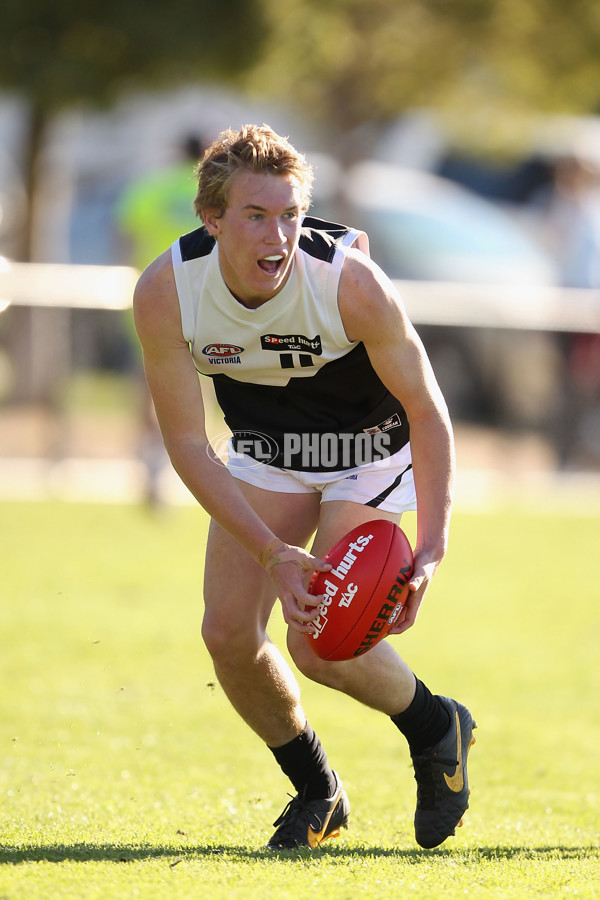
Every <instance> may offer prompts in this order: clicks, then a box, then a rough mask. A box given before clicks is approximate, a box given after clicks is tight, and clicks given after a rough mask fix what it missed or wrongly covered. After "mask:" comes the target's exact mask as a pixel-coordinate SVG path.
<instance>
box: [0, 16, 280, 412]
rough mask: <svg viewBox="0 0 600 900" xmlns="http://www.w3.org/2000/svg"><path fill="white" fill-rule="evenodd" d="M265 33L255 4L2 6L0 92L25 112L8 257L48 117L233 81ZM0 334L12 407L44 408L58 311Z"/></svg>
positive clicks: (50, 398) (29, 313)
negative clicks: (144, 94)
mask: <svg viewBox="0 0 600 900" xmlns="http://www.w3.org/2000/svg"><path fill="white" fill-rule="evenodd" d="M265 33H266V29H265V27H264V22H263V18H262V11H261V7H260V3H259V2H258V0H227V3H222V2H221V0H170V2H169V3H168V4H166V5H165V4H164V3H163V2H160V0H4V3H3V4H2V27H1V28H0V88H3V89H8V90H9V91H12V92H13V93H15V94H16V95H17V96H19V97H21V98H23V99H24V100H25V101H26V103H27V109H28V123H27V126H26V128H25V137H24V140H23V149H22V153H21V169H22V179H23V183H24V188H25V194H26V204H25V206H26V213H25V216H24V221H23V225H22V228H21V229H20V230H19V233H18V234H17V235H16V237H15V240H14V241H13V245H12V247H11V255H12V256H13V257H14V258H16V259H18V260H23V261H28V260H32V259H33V258H34V256H35V246H34V245H35V241H34V230H35V229H34V223H35V221H36V202H37V200H38V198H39V197H40V191H39V186H40V185H42V184H43V180H44V178H45V177H46V173H45V172H44V167H43V157H42V153H43V149H44V146H45V137H46V133H47V130H48V128H49V126H50V124H51V123H52V120H53V118H54V116H55V115H56V113H57V112H58V111H60V110H62V109H64V108H66V107H68V106H73V105H77V104H87V105H90V104H96V105H98V104H110V103H111V102H112V101H113V100H114V99H115V98H116V97H117V96H118V95H119V94H120V93H122V92H124V91H126V90H132V89H134V88H135V87H143V88H148V87H149V86H152V85H157V86H158V85H160V86H164V85H165V84H168V83H182V82H192V81H198V80H199V79H200V78H205V79H209V78H211V77H213V78H218V79H219V80H220V81H224V80H227V79H235V78H236V77H237V76H239V74H240V73H241V72H243V71H244V70H245V69H247V68H248V67H249V66H251V65H252V64H253V63H254V62H255V60H256V58H257V56H258V54H259V53H260V50H261V47H262V44H263V37H264V35H265ZM7 327H8V334H9V338H8V339H9V344H10V346H11V349H12V358H13V367H14V389H13V400H25V401H30V400H39V401H44V402H49V403H50V404H51V405H52V404H53V403H54V402H55V400H56V396H55V395H56V392H57V390H59V389H60V386H61V381H62V379H63V377H64V376H65V375H66V372H67V368H68V363H67V361H66V358H65V352H64V351H65V348H66V347H67V346H68V340H67V336H66V334H67V330H68V313H67V314H66V316H65V314H64V311H61V310H57V309H54V310H43V309H36V308H33V307H17V308H14V309H12V310H11V311H10V317H9V322H8V323H7ZM41 360H43V364H42V363H41V362H40V361H41ZM36 363H37V365H36Z"/></svg>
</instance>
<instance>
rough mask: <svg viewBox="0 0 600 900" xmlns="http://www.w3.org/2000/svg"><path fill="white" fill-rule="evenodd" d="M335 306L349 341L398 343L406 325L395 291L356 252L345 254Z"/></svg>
mask: <svg viewBox="0 0 600 900" xmlns="http://www.w3.org/2000/svg"><path fill="white" fill-rule="evenodd" d="M338 305H339V310H340V315H341V317H342V322H343V323H344V328H345V330H346V334H347V335H348V338H349V339H350V340H352V341H365V342H366V343H370V342H371V341H372V340H373V339H376V340H377V341H378V342H379V341H381V340H382V338H383V337H384V335H389V337H390V339H391V338H392V337H393V339H394V340H397V339H398V337H399V336H401V335H403V334H404V333H405V332H406V329H407V327H409V323H408V320H407V317H406V311H405V309H404V305H403V303H402V300H401V299H400V295H399V294H398V291H397V290H396V288H395V287H394V285H393V284H392V282H391V281H390V279H389V278H388V277H387V275H386V274H385V273H384V272H383V271H382V269H381V268H380V267H379V266H378V265H377V264H376V263H375V262H373V260H372V259H370V258H369V257H368V256H366V255H365V254H364V253H362V252H360V251H359V250H350V251H349V252H348V254H347V257H346V260H345V262H344V266H343V269H342V273H341V276H340V284H339V290H338Z"/></svg>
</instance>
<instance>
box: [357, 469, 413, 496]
mask: <svg viewBox="0 0 600 900" xmlns="http://www.w3.org/2000/svg"><path fill="white" fill-rule="evenodd" d="M411 469H412V463H409V464H408V465H407V467H406V468H405V469H404V471H403V472H400V474H399V475H398V477H397V478H394V480H393V481H392V483H391V484H390V486H389V487H387V488H386V489H385V490H384V491H382V492H381V493H380V494H377V496H376V497H373V499H372V500H369V501H368V502H367V503H365V506H380V505H381V504H382V503H383V501H384V500H387V498H388V497H389V496H390V494H391V493H392V491H395V490H396V488H397V487H398V485H399V484H400V482H401V481H402V479H403V477H404V476H405V475H406V473H407V472H409V471H410V470H411Z"/></svg>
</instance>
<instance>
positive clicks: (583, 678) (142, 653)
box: [0, 503, 600, 900]
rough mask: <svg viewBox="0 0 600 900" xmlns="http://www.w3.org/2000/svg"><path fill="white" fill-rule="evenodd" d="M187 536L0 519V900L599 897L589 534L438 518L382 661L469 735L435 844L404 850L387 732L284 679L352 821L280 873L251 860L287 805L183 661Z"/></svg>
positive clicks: (184, 531) (403, 757) (403, 807)
mask: <svg viewBox="0 0 600 900" xmlns="http://www.w3.org/2000/svg"><path fill="white" fill-rule="evenodd" d="M413 524H414V523H407V529H408V530H409V531H410V528H411V527H412V525H413ZM205 533H206V519H205V517H204V514H203V513H201V512H200V511H199V510H197V509H193V508H185V509H174V510H167V511H165V512H163V513H162V514H159V515H152V514H150V513H148V512H147V511H145V510H143V509H138V508H135V507H112V506H70V505H66V504H60V503H55V504H1V505H0V535H1V550H0V553H1V559H2V564H1V566H0V578H1V581H0V584H1V588H0V590H1V597H2V602H1V603H0V624H1V629H2V650H1V656H0V722H1V728H0V741H1V744H2V761H1V765H0V863H1V865H0V900H37V898H40V900H42V898H43V900H54V898H77V900H92V898H98V900H100V898H102V900H121V898H135V897H142V898H145V900H155V898H156V900H172V898H173V900H174V898H178V900H179V898H181V900H183V898H185V900H188V898H197V897H207V898H238V897H239V898H275V897H277V898H280V897H281V898H292V897H293V898H305V897H306V898H308V897H310V898H312V897H322V898H328V900H329V898H351V897H355V896H364V897H381V898H388V897H410V898H423V900H430V898H437V897H440V898H442V897H443V898H458V897H464V896H465V895H469V896H472V897H476V898H487V897H500V898H504V897H506V898H515V900H517V898H518V900H521V898H540V897H548V898H551V897H552V898H554V897H572V896H576V897H599V896H600V888H599V885H600V879H599V878H598V871H599V870H600V866H599V859H598V857H599V855H600V853H599V850H598V843H599V836H600V811H599V810H600V759H599V750H598V748H599V747H600V711H599V710H600V707H599V702H598V697H599V696H600V666H599V665H598V650H599V645H600V640H599V639H600V624H599V623H600V611H599V600H600V590H599V586H600V582H599V578H598V575H597V563H596V560H597V555H598V545H599V538H600V528H599V520H598V519H597V518H594V517H592V516H587V517H581V518H578V517H575V516H571V517H565V518H560V517H550V516H538V517H535V516H526V515H517V514H514V513H510V512H508V511H507V512H504V513H497V514H493V515H492V514H489V515H485V514H467V513H459V514H456V516H455V519H454V525H453V531H452V541H451V550H450V554H449V556H448V559H447V560H446V562H445V563H444V565H443V567H442V569H441V570H440V572H439V573H438V576H437V578H436V582H435V583H434V586H433V587H432V589H431V591H430V593H429V595H428V599H427V603H426V606H425V608H424V609H423V611H422V614H421V617H420V619H419V622H418V625H417V627H416V628H414V629H413V630H412V631H411V632H408V633H407V634H406V635H403V636H402V637H400V638H396V639H394V643H395V645H396V646H397V647H398V649H400V650H401V651H402V652H403V654H404V656H405V657H406V658H407V660H408V662H409V663H410V664H411V665H412V666H413V667H414V669H415V670H416V672H417V673H418V674H419V676H420V677H422V678H423V679H424V680H425V681H426V682H427V683H428V684H429V686H430V687H431V688H432V689H433V690H435V691H439V692H442V693H450V694H452V695H453V696H456V697H459V698H460V699H461V700H463V701H464V702H466V703H467V704H468V705H469V707H470V708H471V709H472V710H473V713H474V715H475V717H476V719H477V721H478V725H479V728H478V730H477V744H476V745H475V747H474V748H473V751H472V754H471V757H470V760H471V765H470V777H471V784H472V789H473V793H472V797H471V809H470V810H469V812H468V813H467V815H466V817H465V826H464V827H463V828H462V829H460V830H459V832H458V834H457V836H456V837H455V838H450V839H449V840H448V841H447V842H446V843H445V844H444V845H443V846H442V847H441V848H439V849H438V850H435V851H422V850H420V849H419V848H418V847H417V846H416V845H415V842H414V837H413V834H412V824H411V823H412V816H413V809H414V781H413V778H412V770H411V768H410V766H409V760H408V756H407V752H406V748H405V745H404V744H403V741H402V739H401V738H400V735H399V734H398V732H397V731H396V730H395V729H394V728H393V726H392V725H391V724H390V723H389V722H388V721H387V720H386V719H385V718H384V717H382V716H380V715H378V714H376V713H374V712H372V711H369V710H366V709H363V708H360V707H357V706H356V705H355V704H354V703H352V702H351V701H350V700H348V699H347V698H345V697H340V696H337V695H333V694H331V693H330V692H327V691H326V690H325V689H323V688H318V687H316V686H313V685H311V684H308V683H306V682H305V681H302V686H303V689H304V699H305V706H306V709H307V712H308V714H309V716H310V720H311V722H312V724H313V725H314V727H315V728H316V730H317V731H318V732H319V733H320V735H321V737H322V738H323V741H324V743H325V745H326V747H327V749H328V753H329V757H330V760H331V762H332V764H333V765H334V767H335V768H336V769H338V770H339V771H340V773H341V774H342V776H343V779H344V783H345V786H346V788H347V790H348V793H349V795H350V800H351V803H352V807H353V813H352V817H351V827H350V828H349V830H348V831H346V832H343V833H342V837H341V838H340V840H339V841H332V842H330V843H329V844H325V845H324V847H323V848H322V850H321V851H319V852H316V853H314V854H312V855H311V854H309V853H299V854H292V855H290V856H288V857H286V858H273V857H272V856H270V855H268V854H266V853H265V852H264V851H262V849H261V846H262V844H263V843H264V841H265V840H266V839H267V838H268V836H269V833H270V831H271V828H270V825H271V823H272V822H273V820H274V819H275V818H276V816H277V815H278V813H279V812H280V811H281V808H282V807H283V805H284V803H285V800H286V792H287V790H288V788H289V786H288V784H287V782H286V780H285V779H284V777H283V776H282V775H281V774H280V773H279V772H278V771H277V770H276V769H275V768H274V764H273V761H272V758H271V755H270V753H269V752H268V751H267V750H266V749H265V748H264V747H263V746H262V745H261V744H260V742H258V741H257V740H256V739H255V738H254V737H253V736H252V734H251V733H250V732H248V731H247V729H246V728H245V726H244V725H243V724H242V723H241V722H239V721H238V720H237V718H236V716H235V715H234V714H233V712H232V711H231V710H230V709H229V707H228V705H227V702H226V701H225V698H224V696H223V694H222V692H221V690H220V688H219V687H218V686H217V685H215V679H214V675H213V672H212V668H211V665H210V661H209V660H208V658H207V654H206V652H205V650H204V649H203V647H202V644H201V640H200V621H201V614H202V597H201V576H202V561H203V548H204V541H205ZM281 635H282V627H281V622H280V619H279V618H277V620H276V622H275V624H274V627H273V636H274V637H275V638H276V639H277V640H278V641H279V640H280V638H281Z"/></svg>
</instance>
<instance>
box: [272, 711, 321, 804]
mask: <svg viewBox="0 0 600 900" xmlns="http://www.w3.org/2000/svg"><path fill="white" fill-rule="evenodd" d="M269 750H270V751H271V753H272V754H273V756H274V757H275V759H276V760H277V762H278V763H279V765H280V766H281V769H282V771H283V772H284V774H285V775H287V776H288V778H289V779H290V781H291V782H292V784H293V785H294V787H295V788H296V791H297V793H298V794H299V795H300V796H301V797H303V798H304V799H305V800H322V799H323V798H325V797H331V796H332V795H333V792H334V790H335V785H336V781H335V776H334V774H333V772H332V771H331V769H330V767H329V765H328V763H327V754H326V753H325V751H324V749H323V747H322V746H321V741H320V740H319V738H318V737H317V735H316V734H315V733H314V731H313V730H312V728H311V727H310V725H309V724H308V723H307V724H306V728H305V729H304V731H303V732H302V734H299V735H298V737H296V738H293V740H291V741H289V743H287V744H284V745H283V746H282V747H269Z"/></svg>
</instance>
